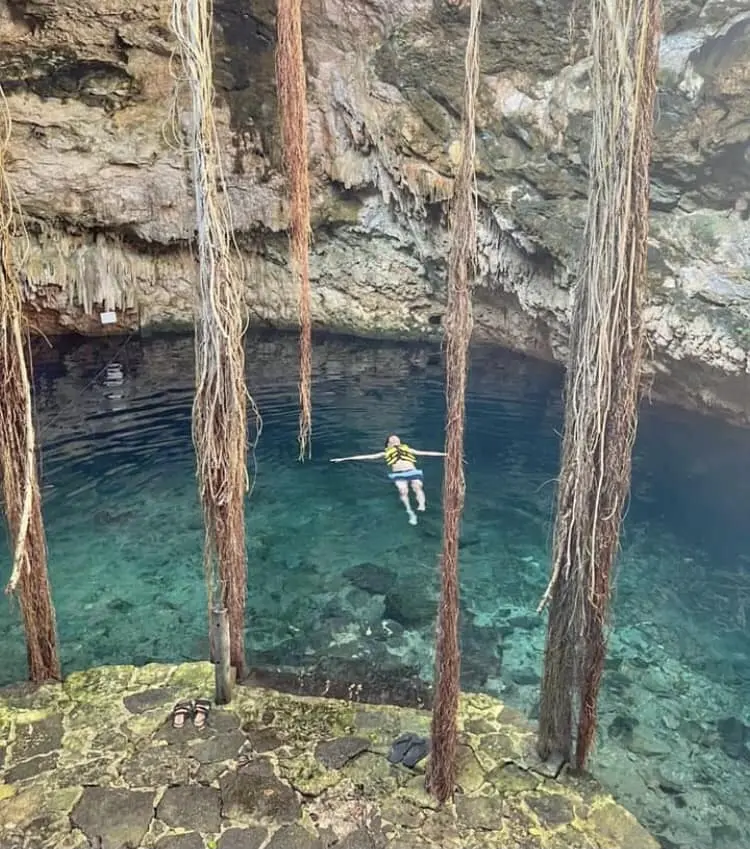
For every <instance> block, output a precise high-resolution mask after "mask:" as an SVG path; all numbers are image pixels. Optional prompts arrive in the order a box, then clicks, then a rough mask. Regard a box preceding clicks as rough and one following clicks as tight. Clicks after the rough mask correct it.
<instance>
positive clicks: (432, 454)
mask: <svg viewBox="0 0 750 849" xmlns="http://www.w3.org/2000/svg"><path fill="white" fill-rule="evenodd" d="M411 450H412V451H413V452H414V453H415V454H416V455H417V457H445V456H447V455H446V453H445V451H417V449H416V448H412V449H411Z"/></svg>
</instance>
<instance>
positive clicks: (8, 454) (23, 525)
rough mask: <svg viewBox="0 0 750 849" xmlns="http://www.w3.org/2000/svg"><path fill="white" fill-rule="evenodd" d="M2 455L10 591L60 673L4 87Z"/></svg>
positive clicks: (43, 663)
mask: <svg viewBox="0 0 750 849" xmlns="http://www.w3.org/2000/svg"><path fill="white" fill-rule="evenodd" d="M0 101H1V102H0V121H1V122H2V124H1V126H0V393H1V394H0V460H1V461H2V468H1V472H2V491H3V502H4V505H5V514H6V517H7V520H8V527H9V530H10V537H11V541H12V545H13V566H12V570H11V575H10V580H9V581H8V584H7V587H6V590H5V591H6V593H13V592H15V591H16V590H18V593H19V598H20V605H21V613H22V616H23V622H24V629H25V632H26V648H27V659H28V670H29V678H30V679H31V680H32V681H45V680H48V679H58V678H59V677H60V661H59V659H58V654H57V631H56V623H55V611H54V607H53V605H52V594H51V592H50V586H49V579H48V575H47V546H46V541H45V535H44V523H43V521H42V499H41V495H40V492H39V481H38V478H37V469H36V437H35V432H34V417H33V399H32V388H31V381H30V379H29V373H28V371H27V366H26V350H25V348H26V344H27V336H28V334H27V331H26V329H25V327H24V321H23V300H22V295H21V286H20V282H19V279H18V274H17V272H16V269H15V267H14V263H13V250H12V240H13V238H14V235H15V234H16V232H17V231H19V230H20V231H21V236H22V240H24V241H25V232H24V231H23V225H22V223H21V221H20V216H18V215H17V213H16V209H17V205H16V202H15V198H14V197H13V192H12V189H11V186H10V183H9V182H8V177H7V173H6V160H7V152H8V144H9V142H10V131H11V123H10V115H9V112H8V106H7V103H6V100H5V94H4V93H3V91H2V89H0Z"/></svg>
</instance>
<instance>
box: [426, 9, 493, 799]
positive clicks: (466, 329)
mask: <svg viewBox="0 0 750 849" xmlns="http://www.w3.org/2000/svg"><path fill="white" fill-rule="evenodd" d="M480 16H481V0H471V21H470V25H469V37H468V42H467V45H466V76H465V80H464V110H463V125H462V130H461V160H460V162H459V165H458V172H457V174H456V182H455V188H454V194H453V201H452V205H451V218H450V229H451V246H450V255H449V260H448V305H447V310H446V318H445V333H446V366H445V368H446V402H447V417H446V425H445V434H446V436H445V452H446V458H445V471H444V481H443V545H442V556H441V580H442V585H441V593H440V608H439V611H438V625H437V642H436V653H435V654H436V657H435V703H434V707H433V713H432V755H431V761H430V770H429V774H428V776H427V787H428V789H429V791H430V792H431V793H432V794H433V795H434V796H435V797H436V798H437V800H438V801H439V802H441V803H443V802H446V801H447V800H448V799H452V798H453V794H454V792H455V788H456V772H457V765H456V748H457V742H458V696H459V689H460V683H459V682H460V664H461V658H460V649H459V642H458V611H459V600H458V540H459V535H460V531H461V515H462V513H463V506H464V493H465V490H466V483H465V480H464V468H463V462H464V459H463V455H464V418H465V403H464V402H465V395H466V377H467V370H468V369H467V364H468V349H469V342H470V340H471V331H472V314H471V280H472V279H473V277H474V275H475V273H476V252H477V200H476V174H475V170H474V159H475V155H476V136H475V130H474V127H475V120H476V119H475V115H476V103H475V101H476V94H477V87H478V84H479V20H480Z"/></svg>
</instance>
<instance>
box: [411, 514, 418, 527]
mask: <svg viewBox="0 0 750 849" xmlns="http://www.w3.org/2000/svg"><path fill="white" fill-rule="evenodd" d="M409 524H410V525H416V524H417V514H416V513H409Z"/></svg>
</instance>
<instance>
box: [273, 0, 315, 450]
mask: <svg viewBox="0 0 750 849" xmlns="http://www.w3.org/2000/svg"><path fill="white" fill-rule="evenodd" d="M276 87H277V91H278V98H279V112H280V116H281V139H282V147H283V154H284V166H285V170H286V176H287V183H288V187H289V255H290V260H291V267H292V274H293V276H294V278H295V279H296V281H297V283H298V285H299V321H300V341H299V346H300V373H299V402H300V417H299V459H300V460H304V458H305V456H308V457H309V456H310V454H311V445H310V439H311V436H312V402H311V399H310V395H311V384H312V314H311V306H310V255H309V250H310V178H309V174H308V164H307V160H308V153H307V148H308V145H307V84H306V80H305V64H304V50H303V44H302V3H301V0H279V2H278V4H277V9H276Z"/></svg>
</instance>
